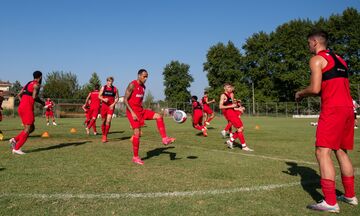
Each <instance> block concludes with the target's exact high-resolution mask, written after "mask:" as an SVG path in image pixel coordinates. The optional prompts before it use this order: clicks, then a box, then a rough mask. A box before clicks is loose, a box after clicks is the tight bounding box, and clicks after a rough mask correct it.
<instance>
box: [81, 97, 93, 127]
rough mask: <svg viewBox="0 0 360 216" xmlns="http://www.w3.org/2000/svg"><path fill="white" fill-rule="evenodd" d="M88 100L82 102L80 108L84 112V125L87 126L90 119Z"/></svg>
mask: <svg viewBox="0 0 360 216" xmlns="http://www.w3.org/2000/svg"><path fill="white" fill-rule="evenodd" d="M89 102H90V101H88V103H87V104H84V105H82V107H81V108H82V109H83V110H84V113H85V121H84V125H85V126H87V125H88V124H89V122H90V120H91V116H90V115H89V113H90V112H89V110H90V104H89Z"/></svg>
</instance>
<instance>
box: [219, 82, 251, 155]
mask: <svg viewBox="0 0 360 216" xmlns="http://www.w3.org/2000/svg"><path fill="white" fill-rule="evenodd" d="M224 90H225V91H224V93H223V94H221V96H220V103H219V108H220V109H222V110H226V111H225V113H226V117H227V119H228V120H229V121H230V122H231V124H232V125H233V126H234V127H235V128H236V131H235V132H234V134H233V136H232V137H230V139H229V140H227V141H226V144H227V145H228V147H229V148H230V149H233V143H234V141H235V140H236V139H237V138H239V140H240V143H241V149H242V150H244V151H253V150H252V149H250V148H249V147H248V146H247V145H246V143H245V137H244V133H243V131H244V126H243V123H242V121H241V119H240V118H239V114H238V113H237V112H236V111H235V109H234V108H238V105H237V104H236V103H235V101H234V97H233V94H231V93H232V91H233V86H232V85H231V84H228V83H226V84H225V85H224Z"/></svg>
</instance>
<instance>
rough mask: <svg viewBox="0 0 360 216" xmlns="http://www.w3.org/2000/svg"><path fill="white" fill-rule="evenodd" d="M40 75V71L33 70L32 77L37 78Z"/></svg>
mask: <svg viewBox="0 0 360 216" xmlns="http://www.w3.org/2000/svg"><path fill="white" fill-rule="evenodd" d="M41 76H42V73H41V71H35V72H34V73H33V77H34V79H37V78H39V77H41Z"/></svg>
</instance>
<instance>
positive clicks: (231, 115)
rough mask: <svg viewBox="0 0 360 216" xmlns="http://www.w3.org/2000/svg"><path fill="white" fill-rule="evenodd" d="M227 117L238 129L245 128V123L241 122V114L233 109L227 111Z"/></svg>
mask: <svg viewBox="0 0 360 216" xmlns="http://www.w3.org/2000/svg"><path fill="white" fill-rule="evenodd" d="M226 117H227V120H228V121H230V123H231V124H232V125H233V126H234V127H236V128H241V127H243V126H244V124H243V122H242V121H241V119H240V117H239V114H238V113H237V112H236V111H235V110H232V109H229V110H227V111H226Z"/></svg>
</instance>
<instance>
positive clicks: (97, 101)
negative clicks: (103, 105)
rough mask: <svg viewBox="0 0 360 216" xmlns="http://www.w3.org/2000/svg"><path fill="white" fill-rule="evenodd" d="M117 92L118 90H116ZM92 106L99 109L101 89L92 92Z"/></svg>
mask: <svg viewBox="0 0 360 216" xmlns="http://www.w3.org/2000/svg"><path fill="white" fill-rule="evenodd" d="M115 94H116V92H115ZM114 97H115V96H114ZM89 99H90V108H92V109H98V108H99V107H100V99H99V90H94V91H92V92H90V98H89Z"/></svg>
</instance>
